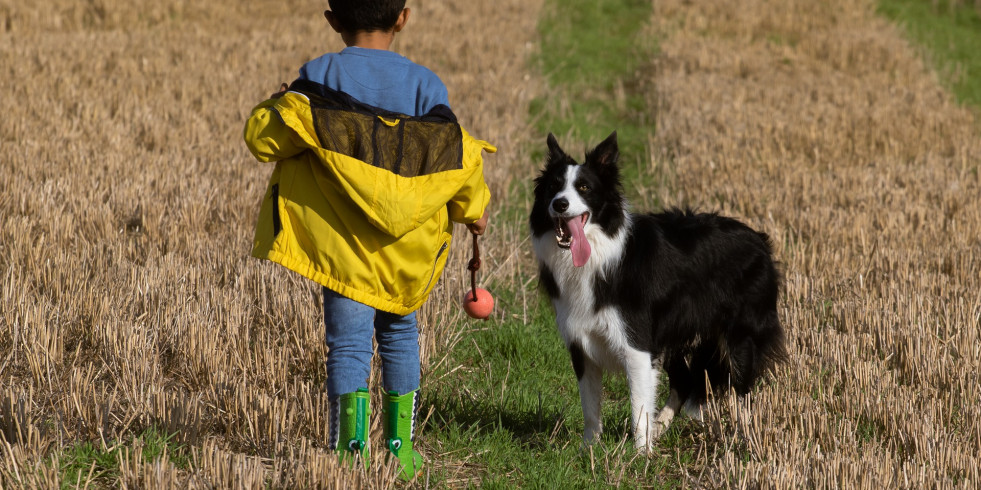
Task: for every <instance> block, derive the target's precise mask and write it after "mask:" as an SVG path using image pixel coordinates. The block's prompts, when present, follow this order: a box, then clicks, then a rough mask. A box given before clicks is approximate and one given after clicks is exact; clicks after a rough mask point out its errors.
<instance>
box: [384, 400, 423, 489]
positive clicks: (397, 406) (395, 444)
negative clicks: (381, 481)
mask: <svg viewBox="0 0 981 490" xmlns="http://www.w3.org/2000/svg"><path fill="white" fill-rule="evenodd" d="M417 393H418V391H410V392H408V393H406V394H404V395H399V394H398V392H397V391H389V392H388V394H386V395H385V403H384V405H383V410H382V411H383V416H384V423H385V440H386V442H385V445H386V446H387V447H388V450H389V451H390V452H391V453H392V454H393V455H395V457H396V458H398V459H399V464H400V471H401V472H400V476H401V477H402V479H403V480H406V481H409V480H411V479H413V478H415V477H417V476H419V475H421V474H422V455H421V454H419V452H418V451H416V450H414V449H412V436H413V434H412V431H413V428H414V427H413V426H414V425H415V418H416V394H417Z"/></svg>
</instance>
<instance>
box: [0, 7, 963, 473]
mask: <svg viewBox="0 0 981 490" xmlns="http://www.w3.org/2000/svg"><path fill="white" fill-rule="evenodd" d="M410 6H411V7H412V8H413V9H414V14H413V18H412V20H411V23H410V26H409V27H408V28H407V30H406V31H405V32H404V34H403V35H402V36H401V37H400V38H399V40H398V42H397V46H396V48H397V49H398V50H399V51H400V52H402V53H404V54H406V55H408V56H409V57H411V58H413V59H415V60H417V61H420V62H422V63H424V64H426V65H429V66H431V67H433V68H434V69H435V70H436V71H437V72H438V73H439V74H440V75H442V76H443V78H444V80H446V82H447V84H448V85H449V88H450V93H451V103H452V104H453V106H454V108H455V109H457V112H458V113H459V114H460V115H461V117H462V120H463V123H464V125H465V126H467V127H468V128H469V129H471V130H472V132H473V134H475V135H476V136H479V137H481V138H486V139H488V140H490V141H492V142H493V143H495V144H497V145H498V146H499V147H500V148H501V150H502V151H501V152H500V153H498V154H497V155H496V156H493V157H491V158H490V160H489V170H488V177H489V179H490V180H491V182H492V183H493V187H494V190H495V192H496V198H497V199H498V201H503V200H507V199H509V198H512V197H513V196H509V195H508V194H507V192H506V190H507V189H508V188H509V185H510V182H511V179H512V178H518V179H527V178H528V176H529V175H530V173H531V169H532V167H534V166H535V165H536V164H535V162H531V161H530V160H529V157H528V155H527V154H526V153H524V151H525V149H527V148H529V147H530V145H533V144H535V142H530V141H529V138H530V137H529V134H528V133H529V131H528V127H527V126H526V121H525V119H526V114H527V109H526V108H527V103H528V101H529V99H530V98H531V97H532V96H533V95H535V94H536V93H540V91H541V87H540V82H539V81H538V80H537V79H536V78H535V77H534V76H531V75H529V74H528V65H527V64H526V56H527V54H528V53H529V51H530V50H531V49H533V42H534V39H533V37H532V36H533V35H534V27H535V19H536V18H537V16H538V9H539V8H540V7H541V2H536V1H533V2H519V1H517V0H504V1H501V2H453V1H444V0H415V1H410ZM654 7H655V12H654V16H653V18H652V19H653V20H652V22H651V30H650V33H651V35H652V36H656V37H657V38H659V39H660V40H661V41H660V47H661V55H660V56H659V58H658V59H657V60H654V63H653V66H654V70H653V72H652V73H651V74H650V77H651V82H652V83H651V85H652V86H653V87H654V89H653V90H651V92H650V96H649V99H650V100H649V101H650V105H651V107H652V108H653V109H652V110H653V111H654V112H655V113H656V116H657V128H658V133H657V135H656V137H655V138H654V139H653V140H652V144H651V148H652V155H651V164H652V170H654V171H656V172H659V173H660V174H662V175H665V176H666V178H667V180H668V182H667V183H668V185H666V186H663V187H659V188H658V189H656V190H655V192H656V193H657V198H658V200H659V201H660V202H664V203H666V204H669V205H680V204H691V205H695V206H697V207H699V208H702V209H707V210H714V209H719V210H722V211H724V212H726V213H729V214H733V215H736V216H739V217H741V218H743V219H745V220H747V221H749V222H751V223H752V224H754V225H755V226H757V227H759V228H761V229H763V230H766V231H767V232H768V233H770V235H771V236H772V237H773V239H774V242H775V244H776V248H777V253H778V255H779V258H780V260H781V261H782V267H783V270H784V273H785V279H786V287H785V291H784V295H783V298H782V301H781V315H782V318H783V320H784V322H785V323H786V325H787V328H788V331H789V333H790V346H791V351H792V352H793V360H792V362H790V363H788V364H787V365H785V366H784V367H783V368H781V370H780V371H779V372H778V373H777V375H776V376H775V377H774V379H773V380H772V381H771V382H770V383H768V384H766V385H764V386H763V387H762V388H761V389H760V390H759V392H758V393H756V394H755V395H754V396H753V397H751V398H749V399H747V400H737V399H731V398H724V399H720V400H717V401H716V402H715V403H713V404H711V406H710V407H709V411H708V414H707V416H706V424H705V426H704V428H703V430H700V431H697V432H696V435H695V436H693V438H692V440H691V442H690V443H691V444H692V446H693V454H696V455H697V457H696V460H695V461H694V462H692V463H690V464H688V465H679V468H680V471H682V472H683V473H684V474H686V475H687V477H688V478H690V480H689V482H688V483H689V484H690V485H692V486H696V487H723V486H724V487H740V488H743V487H760V486H763V487H792V488H799V487H842V488H860V487H871V488H892V487H902V488H928V487H976V486H977V485H979V484H981V475H979V474H978V471H979V470H978V468H979V467H981V461H979V458H981V456H979V454H981V392H979V391H981V389H979V382H981V379H979V372H981V349H979V347H978V345H981V343H979V338H978V337H979V329H981V292H979V291H981V287H979V274H978V271H979V270H981V258H979V255H981V251H979V249H981V238H979V237H981V203H979V195H981V193H979V180H978V165H979V161H981V139H979V135H978V129H977V128H978V126H977V124H976V121H975V120H974V119H973V118H972V117H971V115H970V114H969V113H968V112H967V111H965V110H964V109H962V108H959V107H957V106H956V105H955V104H954V103H953V102H952V101H951V100H950V98H949V96H948V95H947V94H946V93H945V92H944V90H943V89H942V88H941V86H940V85H939V84H938V82H937V80H935V78H934V77H933V76H932V75H931V74H930V72H929V71H928V70H927V69H926V68H925V67H924V66H923V64H922V63H920V62H919V61H917V56H916V52H915V50H913V49H912V48H910V47H909V46H908V45H907V44H906V43H905V42H903V41H902V40H901V37H900V36H899V34H898V33H897V31H896V29H895V28H893V27H891V26H889V25H887V24H885V23H884V22H883V21H881V20H878V19H877V18H876V17H875V16H874V15H873V7H874V6H873V5H872V2H870V1H869V0H863V1H859V2H852V1H845V0H834V1H830V2H812V1H805V0H787V1H784V2H776V3H774V2H768V1H764V0H743V1H740V2H716V1H710V0H661V1H658V2H654ZM322 9H323V5H318V4H316V2H314V3H310V2H299V1H288V2H244V3H243V2H223V1H217V2H191V1H182V0H164V1H155V2H135V3H134V2H120V1H117V0H97V1H91V2H70V1H68V0H41V1H38V2H16V3H7V4H3V5H0V45H2V46H4V49H3V50H0V67H2V68H0V69H2V70H3V76H2V77H0V90H2V92H3V94H4V96H3V97H0V112H2V113H3V114H4V117H2V118H0V141H2V142H3V143H2V157H0V189H3V192H0V434H2V437H0V486H2V487H4V488H7V487H14V486H27V487H45V488H50V487H54V486H58V484H59V483H60V482H59V481H58V479H59V475H58V472H57V470H56V469H57V464H53V465H43V464H39V462H40V461H42V460H43V459H44V458H45V457H46V455H47V454H49V451H50V450H52V449H54V448H58V447H61V446H64V445H66V444H70V443H72V442H74V441H77V440H86V441H95V442H96V443H97V444H101V445H104V447H106V448H110V447H113V445H115V444H117V443H118V442H119V441H120V439H127V438H128V437H131V435H132V434H134V433H138V432H139V431H140V430H141V429H143V428H145V427H147V426H149V425H151V424H153V425H157V426H158V427H160V428H162V429H164V430H168V431H173V430H177V434H178V436H177V437H179V438H180V441H181V442H183V443H185V444H186V445H187V446H188V447H190V448H191V450H190V458H191V460H192V464H191V468H192V469H191V470H188V469H181V468H177V467H176V466H174V465H173V464H171V463H169V462H168V461H166V460H159V461H157V462H153V463H149V462H146V461H144V460H143V459H142V458H141V457H139V454H140V444H142V443H140V442H137V443H135V445H131V446H130V447H128V448H127V449H126V450H125V451H123V452H122V453H121V455H120V474H119V477H118V481H116V482H102V483H114V484H115V485H117V486H121V487H127V488H172V487H175V486H177V487H185V486H190V487H193V488H214V487H222V488H229V487H239V486H242V487H249V486H252V485H253V484H254V483H256V482H259V481H265V482H270V483H272V484H273V485H274V486H277V487H289V488H293V487H304V486H308V487H330V488H337V487H340V486H341V485H342V484H354V485H358V486H368V487H388V486H390V485H391V482H392V477H393V473H392V470H393V469H392V468H391V467H389V466H386V465H385V464H383V461H381V460H378V461H376V463H377V464H375V465H373V466H372V470H371V471H370V472H367V473H356V474H352V473H350V472H345V471H341V470H340V469H339V468H338V467H337V465H336V461H335V459H334V458H332V457H331V455H329V454H327V453H326V452H325V451H324V446H325V442H326V438H327V427H326V416H325V409H324V406H325V403H326V400H325V398H324V394H323V389H322V382H323V378H324V369H323V360H324V356H325V347H324V346H323V341H322V327H321V319H320V308H319V305H318V297H319V291H318V290H317V288H316V287H314V286H313V285H311V284H310V283H308V282H306V281H305V280H302V279H299V278H297V277H296V276H294V275H291V274H286V273H284V271H283V270H282V269H280V268H277V267H276V266H272V265H269V264H264V263H259V262H258V261H255V260H253V259H250V258H248V250H249V248H250V245H251V243H250V241H251V235H252V225H253V223H254V221H255V217H256V211H257V209H258V202H259V200H260V199H261V193H262V191H263V188H264V185H265V181H266V178H267V177H268V175H269V172H270V171H271V168H270V167H269V166H265V165H260V164H257V163H256V162H254V161H253V160H252V159H251V157H250V156H249V155H248V153H247V151H246V150H245V148H244V145H243V144H242V142H241V127H242V122H243V121H244V118H245V116H246V114H247V111H248V109H249V108H250V107H251V106H252V105H254V104H255V103H256V102H257V101H258V100H259V99H261V98H262V97H264V96H265V95H267V94H268V93H270V92H272V91H274V90H275V89H276V88H277V87H278V84H279V82H281V81H289V80H290V79H291V78H292V77H293V76H294V74H295V73H296V72H295V70H296V68H297V67H298V66H299V65H300V64H301V63H302V62H303V61H305V60H306V59H309V58H311V57H313V56H316V55H318V54H320V53H321V52H323V51H326V50H332V49H338V48H339V47H340V46H339V45H338V41H337V40H336V39H335V38H334V37H333V36H332V35H331V34H330V33H329V32H328V30H327V29H326V26H325V23H324V21H323V19H322V17H320V10H322ZM609 129H613V128H609ZM491 227H492V228H491V233H490V234H489V235H488V236H487V237H486V238H485V239H484V242H483V243H482V249H483V250H484V253H485V264H487V266H486V270H487V273H488V274H487V276H488V277H493V278H494V279H495V280H497V281H499V284H500V286H499V287H512V288H514V289H520V288H521V287H522V286H523V281H522V280H520V279H518V278H519V277H521V274H522V271H521V267H522V265H523V264H527V250H524V249H526V248H527V247H520V246H516V244H520V243H522V241H523V240H524V236H525V229H524V228H525V225H524V223H522V222H505V221H504V220H493V219H492V224H491ZM465 242H466V241H465V240H461V241H458V243H457V245H458V246H456V247H454V248H453V249H452V251H451V253H452V256H451V264H457V265H458V266H457V267H454V266H452V265H451V266H450V267H449V268H448V270H447V272H446V274H445V276H444V280H443V282H442V283H441V285H440V286H439V287H438V288H437V290H436V292H435V293H434V295H433V299H432V301H430V302H429V304H428V305H427V306H426V307H425V308H424V310H423V311H422V313H421V319H422V328H423V335H424V342H423V354H424V359H425V361H426V363H427V366H436V365H439V364H441V363H445V362H447V360H446V359H447V358H446V357H445V355H446V352H447V350H448V349H449V348H450V347H451V346H452V345H454V343H455V342H457V341H459V340H460V339H461V338H462V335H463V333H462V329H461V323H462V322H463V321H464V320H463V316H462V314H461V313H460V311H459V309H458V306H457V304H458V301H459V296H460V295H461V294H462V292H463V290H464V282H465V272H466V269H465V265H466V258H467V257H466V256H467V253H468V251H467V247H466V243H465ZM524 273H525V274H527V273H528V271H527V270H526V271H525V272H524ZM485 279H486V278H485ZM519 309H520V305H507V304H503V305H500V307H499V309H498V314H510V312H512V311H518V310H519ZM448 368H449V369H452V367H448ZM375 429H376V430H377V427H376V428H375ZM423 430H425V427H423ZM427 439H429V438H426V437H424V438H423V444H429V445H428V447H425V448H424V449H426V450H428V451H429V452H430V453H431V455H432V456H433V458H432V459H433V461H434V462H435V463H434V464H441V465H445V467H446V468H448V469H450V472H451V473H452V474H451V477H450V478H451V481H453V482H461V483H462V482H467V481H469V479H470V478H471V477H472V475H468V474H467V472H468V471H472V470H473V468H476V467H479V466H480V462H479V461H476V460H474V459H472V458H471V457H470V456H466V455H464V456H461V455H440V454H439V447H438V444H430V443H427V442H426V441H427ZM599 463H602V464H604V465H606V466H611V465H613V466H615V465H616V464H617V462H616V461H612V462H611V461H608V460H603V461H602V462H598V464H599ZM453 468H459V471H458V472H457V471H456V470H454V469H453ZM457 473H459V474H457ZM92 478H94V476H93V475H91V474H90V475H88V476H87V477H86V476H82V477H80V479H79V481H76V482H71V483H72V484H80V485H82V486H84V485H85V483H86V480H87V479H92ZM352 478H354V479H356V481H353V480H352Z"/></svg>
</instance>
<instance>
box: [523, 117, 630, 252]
mask: <svg viewBox="0 0 981 490" xmlns="http://www.w3.org/2000/svg"><path fill="white" fill-rule="evenodd" d="M619 156H620V152H619V148H618V146H617V134H616V132H615V131H614V132H613V133H612V134H610V136H609V137H607V138H606V139H605V140H603V142H602V143H600V144H598V145H596V147H595V148H593V149H592V150H590V151H587V152H586V160H585V162H584V163H582V164H580V163H578V162H576V161H575V160H574V159H573V158H572V157H570V156H569V155H568V154H567V153H566V152H565V151H563V150H562V148H561V147H560V146H559V143H558V141H556V139H555V136H554V135H552V134H551V133H549V135H548V157H547V158H546V160H545V168H544V169H542V172H541V174H540V175H539V176H538V178H536V179H535V203H534V205H533V207H532V211H531V230H532V233H533V234H534V235H535V237H541V236H543V235H545V234H546V233H554V234H555V239H556V244H557V245H558V246H559V247H560V248H563V249H568V250H571V252H572V261H573V265H575V266H576V267H581V266H582V265H584V264H585V263H586V261H587V260H588V259H589V254H590V251H591V249H590V244H589V240H588V239H587V236H588V235H589V234H590V233H591V232H593V231H592V230H597V231H601V232H604V233H607V234H612V233H613V232H615V230H616V229H617V228H618V227H619V226H620V225H621V224H622V223H623V219H624V206H625V205H624V202H623V192H622V189H621V184H620V171H619V169H618V167H617V159H618V158H619Z"/></svg>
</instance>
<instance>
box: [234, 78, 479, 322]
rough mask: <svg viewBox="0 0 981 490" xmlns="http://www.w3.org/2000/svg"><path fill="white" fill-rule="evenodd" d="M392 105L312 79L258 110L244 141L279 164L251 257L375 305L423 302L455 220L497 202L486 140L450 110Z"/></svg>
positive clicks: (397, 307)
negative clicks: (393, 108)
mask: <svg viewBox="0 0 981 490" xmlns="http://www.w3.org/2000/svg"><path fill="white" fill-rule="evenodd" d="M438 109H440V110H438V111H433V112H430V113H429V114H427V115H425V116H421V117H408V116H404V115H398V114H394V113H387V112H384V111H381V110H379V109H376V108H372V107H369V106H365V105H362V104H360V103H358V102H357V101H355V100H354V99H351V98H350V97H348V96H346V95H345V94H343V93H340V92H335V91H331V90H330V89H327V88H326V87H324V86H323V85H319V84H316V83H313V82H301V81H297V82H294V84H293V86H291V87H290V91H289V92H287V93H286V94H284V95H283V96H281V97H279V98H274V99H269V100H266V101H264V102H262V103H260V104H259V105H258V106H256V107H255V109H253V110H252V115H251V116H250V117H249V120H248V122H247V123H246V125H245V142H246V144H247V145H248V147H249V150H251V151H252V154H253V155H255V156H256V158H258V159H259V160H260V161H263V162H273V161H275V162H277V163H276V168H275V170H273V173H272V177H271V178H270V179H269V186H268V188H267V191H266V196H265V198H264V199H263V201H262V207H261V209H260V211H259V220H258V223H257V224H256V232H255V241H254V242H253V247H252V255H253V256H255V257H258V258H261V259H268V260H271V261H273V262H276V263H278V264H281V265H283V266H285V267H286V268H288V269H290V270H293V271H295V272H297V273H299V274H301V275H303V276H305V277H307V278H309V279H312V280H313V281H316V282H318V283H320V284H322V285H324V286H326V287H327V288H329V289H331V290H333V291H336V292H337V293H339V294H342V295H344V296H346V297H348V298H351V299H353V300H355V301H358V302H360V303H364V304H366V305H368V306H372V307H374V308H378V309H381V310H384V311H389V312H392V313H396V314H400V315H405V314H408V313H410V312H412V311H415V310H416V309H418V308H419V307H420V306H421V305H422V303H423V302H425V300H426V298H427V297H429V293H430V292H431V291H432V289H433V287H434V286H435V285H436V281H437V280H438V279H439V277H440V275H441V274H442V272H443V267H444V266H445V265H446V256H447V253H446V251H447V250H448V248H449V245H450V240H451V238H452V231H453V225H452V223H451V222H458V223H465V224H469V223H473V222H474V221H477V220H478V219H480V217H481V216H482V215H483V212H484V209H485V208H486V207H487V204H488V202H489V201H490V191H489V189H488V188H487V184H486V183H485V182H484V175H483V159H482V155H481V150H486V151H488V152H490V153H493V152H494V151H496V149H495V148H494V147H493V146H491V145H490V144H488V143H487V142H484V141H480V140H477V139H474V138H472V137H471V136H470V135H469V134H468V133H467V132H466V131H465V130H464V129H463V128H462V127H460V125H459V124H457V123H456V118H455V116H453V114H452V113H451V112H449V108H446V107H445V106H439V107H438Z"/></svg>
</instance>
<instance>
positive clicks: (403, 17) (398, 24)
mask: <svg viewBox="0 0 981 490" xmlns="http://www.w3.org/2000/svg"><path fill="white" fill-rule="evenodd" d="M409 13H410V10H409V7H406V8H404V9H402V12H401V13H400V14H399V18H398V20H396V21H395V27H394V29H393V31H394V32H399V31H401V30H402V29H404V28H405V23H406V22H409Z"/></svg>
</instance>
